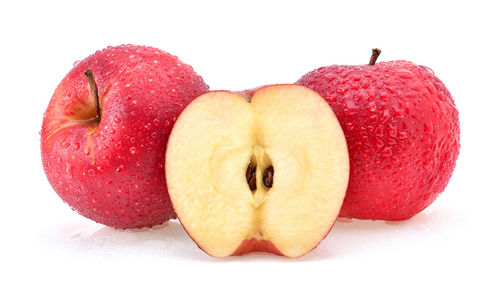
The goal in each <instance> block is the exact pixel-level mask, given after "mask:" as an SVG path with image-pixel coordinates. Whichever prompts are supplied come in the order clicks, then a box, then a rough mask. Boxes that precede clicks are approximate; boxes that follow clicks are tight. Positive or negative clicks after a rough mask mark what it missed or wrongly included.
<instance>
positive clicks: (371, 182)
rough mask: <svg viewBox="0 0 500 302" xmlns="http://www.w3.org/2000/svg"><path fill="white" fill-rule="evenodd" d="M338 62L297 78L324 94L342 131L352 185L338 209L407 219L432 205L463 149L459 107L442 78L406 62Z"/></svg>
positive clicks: (343, 212) (361, 215)
mask: <svg viewBox="0 0 500 302" xmlns="http://www.w3.org/2000/svg"><path fill="white" fill-rule="evenodd" d="M379 54H380V51H379V50H378V49H374V51H373V54H372V58H371V60H370V63H369V64H368V65H359V66H342V65H333V66H329V67H322V68H319V69H316V70H314V71H312V72H310V73H308V74H306V75H305V76H303V77H302V78H301V79H300V80H299V81H298V82H297V83H298V84H302V85H305V86H307V87H309V88H311V89H313V90H315V91H316V92H318V93H319V94H320V95H321V96H323V97H324V98H325V99H326V101H327V102H328V103H329V104H330V106H331V107H332V109H333V110H334V112H335V113H336V115H337V117H338V119H339V122H340V124H341V125H342V128H343V130H344V133H345V136H346V140H347V145H348V147H349V156H350V167H351V172H350V178H349V186H348V188H347V193H346V196H345V200H344V204H343V206H342V209H341V211H340V216H343V217H352V218H359V219H382V220H403V219H408V218H410V217H412V216H413V215H415V214H417V213H419V212H421V211H422V210H424V209H425V208H426V207H427V206H429V205H430V204H431V203H432V202H433V201H434V200H435V199H436V198H437V196H438V195H439V193H441V192H442V191H443V190H444V189H445V187H446V185H447V184H448V181H449V179H450V177H451V174H452V172H453V169H454V167H455V162H456V159H457V157H458V153H459V149H460V129H459V120H458V111H457V109H456V107H455V103H454V101H453V98H452V97H451V95H450V93H449V91H448V90H447V89H446V87H445V86H444V84H443V83H442V82H441V81H440V80H439V79H438V78H437V77H436V76H435V75H434V73H433V71H432V70H431V69H429V68H428V67H425V66H420V65H416V64H414V63H411V62H408V61H393V62H382V63H375V61H376V59H377V57H378V55H379Z"/></svg>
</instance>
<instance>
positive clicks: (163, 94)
mask: <svg viewBox="0 0 500 302" xmlns="http://www.w3.org/2000/svg"><path fill="white" fill-rule="evenodd" d="M207 89H208V86H207V85H206V84H205V83H204V82H203V80H202V78H201V77H200V76H198V75H197V74H196V73H195V72H194V71H193V69H192V68H191V66H189V65H186V64H184V63H182V62H181V61H179V60H178V59H177V57H175V56H172V55H170V54H168V53H166V52H164V51H161V50H159V49H156V48H152V47H144V46H134V45H121V46H117V47H108V48H106V49H104V50H102V51H98V52H96V53H95V54H93V55H91V56H89V57H88V58H86V59H84V60H83V61H81V62H79V63H78V64H76V66H74V68H73V69H72V70H71V71H70V72H69V73H68V74H67V75H66V77H65V78H64V79H63V80H62V82H61V83H60V84H59V86H58V87H57V89H56V91H55V92H54V94H53V96H52V99H51V101H50V103H49V105H48V108H47V110H46V112H45V115H44V119H43V125H42V131H41V152H42V163H43V167H44V170H45V173H46V175H47V178H48V180H49V182H50V184H51V185H52V187H53V188H54V190H55V191H56V192H57V194H58V195H59V196H60V197H61V198H62V199H63V200H64V201H65V202H66V203H67V204H68V205H70V206H71V207H72V208H73V209H74V210H76V211H77V212H78V213H80V214H81V215H83V216H85V217H87V218H90V219H92V220H94V221H96V222H99V223H102V224H105V225H108V226H112V227H116V228H135V227H151V226H153V225H156V224H161V223H163V222H165V221H167V220H168V219H172V218H175V217H176V215H175V212H174V211H173V209H172V205H171V202H170V199H169V196H168V193H167V186H166V183H165V174H164V164H165V148H166V144H167V140H168V136H169V134H170V131H171V129H172V126H173V124H174V122H175V120H176V118H177V116H178V115H179V114H180V113H181V111H182V110H183V109H184V107H185V106H186V105H187V104H188V103H189V102H190V101H191V100H192V99H194V98H195V97H197V96H198V95H200V94H202V93H204V92H205V91H207Z"/></svg>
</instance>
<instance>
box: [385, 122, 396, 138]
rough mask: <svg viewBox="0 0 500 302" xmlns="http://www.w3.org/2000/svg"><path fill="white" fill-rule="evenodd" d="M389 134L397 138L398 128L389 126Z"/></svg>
mask: <svg viewBox="0 0 500 302" xmlns="http://www.w3.org/2000/svg"><path fill="white" fill-rule="evenodd" d="M387 134H388V135H389V136H390V137H396V128H395V127H394V126H393V125H391V124H389V125H388V129H387Z"/></svg>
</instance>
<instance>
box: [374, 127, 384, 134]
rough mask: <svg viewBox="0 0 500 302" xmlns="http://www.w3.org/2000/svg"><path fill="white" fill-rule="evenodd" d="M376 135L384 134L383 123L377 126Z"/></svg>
mask: <svg viewBox="0 0 500 302" xmlns="http://www.w3.org/2000/svg"><path fill="white" fill-rule="evenodd" d="M373 134H375V136H378V137H382V136H384V127H382V125H378V126H377V128H376V129H375V132H373Z"/></svg>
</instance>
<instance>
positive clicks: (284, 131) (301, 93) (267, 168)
mask: <svg viewBox="0 0 500 302" xmlns="http://www.w3.org/2000/svg"><path fill="white" fill-rule="evenodd" d="M166 162H167V164H166V178H167V185H168V191H169V194H170V197H171V199H172V204H173V206H174V209H175V211H176V213H177V216H178V217H179V220H180V222H181V224H182V225H183V227H184V229H185V230H186V231H187V233H188V234H189V236H190V237H191V238H192V239H193V240H194V241H195V242H196V244H197V245H198V246H199V247H200V248H201V249H202V250H203V251H205V252H206V253H208V254H209V255H211V256H214V257H226V256H230V255H241V254H246V253H249V252H270V253H274V254H277V255H284V256H288V257H299V256H302V255H304V254H306V253H308V252H309V251H311V250H312V249H314V248H315V247H316V246H317V245H318V244H319V243H320V242H321V240H323V238H324V237H325V236H326V235H327V234H328V232H329V231H330V229H331V228H332V226H333V224H334V222H335V220H336V218H337V215H338V213H339V210H340V208H341V205H342V201H343V199H344V195H345V192H346V189H347V183H348V178H349V155H348V151H347V144H346V140H345V137H344V133H343V132H342V128H341V127H340V124H339V122H338V121H337V118H336V116H335V114H334V113H333V111H332V110H331V108H330V107H329V105H328V104H327V103H326V101H325V100H324V99H323V98H322V97H321V96H320V95H319V94H317V93H316V92H314V91H313V90H311V89H309V88H306V87H303V86H299V85H272V86H266V87H263V88H260V89H258V90H257V91H255V92H254V93H253V95H252V96H251V99H245V98H244V97H242V96H240V95H238V94H235V93H232V92H228V91H212V92H208V93H205V94H203V95H201V96H199V97H198V98H196V99H195V100H194V101H193V102H191V103H190V104H189V105H188V106H187V107H186V108H185V110H184V111H183V112H182V114H181V115H180V116H179V118H178V119H177V122H176V123H175V125H174V128H173V130H172V133H171V135H170V138H169V141H168V146H167V153H166Z"/></svg>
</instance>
